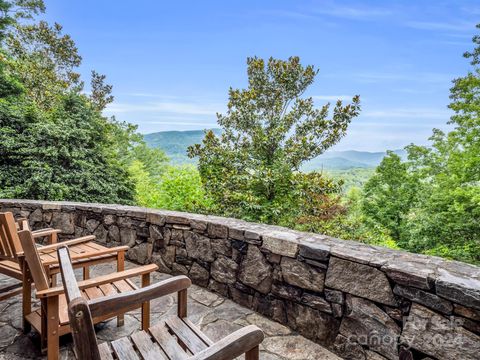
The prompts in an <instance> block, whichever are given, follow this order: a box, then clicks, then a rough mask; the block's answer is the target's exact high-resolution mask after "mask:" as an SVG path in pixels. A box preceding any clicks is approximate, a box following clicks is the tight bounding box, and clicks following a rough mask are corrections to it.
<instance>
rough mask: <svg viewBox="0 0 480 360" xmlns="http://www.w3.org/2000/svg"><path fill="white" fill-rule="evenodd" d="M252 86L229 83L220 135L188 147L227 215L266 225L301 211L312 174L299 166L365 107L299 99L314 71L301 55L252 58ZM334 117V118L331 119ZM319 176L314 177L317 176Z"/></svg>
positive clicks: (249, 62) (326, 145)
mask: <svg viewBox="0 0 480 360" xmlns="http://www.w3.org/2000/svg"><path fill="white" fill-rule="evenodd" d="M247 65H248V68H247V72H248V88H246V89H230V91H229V102H228V111H227V114H226V115H220V114H219V115H218V123H219V125H220V126H221V127H222V134H221V135H220V136H216V135H215V134H214V133H213V132H212V131H208V132H207V133H206V135H205V138H204V140H203V145H199V144H197V145H195V146H192V147H190V148H189V155H190V156H191V157H196V156H198V158H199V171H200V175H201V177H202V181H203V183H204V185H205V187H206V190H207V192H208V193H209V194H210V195H211V196H212V198H213V199H214V203H215V204H218V206H219V207H220V208H219V211H221V212H222V213H224V214H226V215H230V216H236V217H241V218H245V219H250V220H256V221H263V222H267V223H272V222H275V223H283V222H284V221H288V222H289V223H290V222H291V221H292V218H293V219H294V218H296V217H298V216H301V208H302V205H301V204H302V201H304V199H301V198H299V194H300V196H301V194H302V193H305V192H302V189H303V187H304V186H306V185H308V181H311V180H314V182H315V183H312V184H310V185H311V186H319V187H322V185H321V183H318V182H317V181H318V180H319V178H318V177H315V179H306V178H305V177H302V176H301V175H299V174H297V173H296V172H297V171H298V170H299V169H300V166H301V165H302V164H303V163H304V162H305V161H308V160H311V159H313V158H315V157H316V156H318V155H320V154H321V153H323V152H324V151H325V150H326V149H328V148H329V147H331V146H332V145H334V144H335V143H337V142H338V141H339V140H340V139H341V138H342V136H344V134H345V132H346V129H347V126H348V124H349V123H350V121H351V120H352V119H353V118H354V117H356V116H357V115H358V112H359V110H360V105H359V98H358V96H357V97H354V98H353V101H352V103H351V104H348V105H345V106H344V105H343V104H342V102H341V101H338V102H337V104H336V105H335V107H334V108H333V109H332V110H331V111H330V106H329V104H327V105H324V106H323V107H321V108H316V107H315V106H314V103H313V99H312V98H302V95H303V93H304V92H305V90H306V89H307V88H308V86H310V85H311V84H312V83H313V81H314V78H315V76H316V74H317V71H316V70H315V69H314V68H313V66H306V67H304V66H302V65H301V64H300V60H299V58H297V57H291V58H290V59H288V60H287V61H283V60H276V59H273V58H270V59H269V60H268V61H267V62H265V61H264V60H262V59H259V58H249V59H248V60H247ZM330 115H331V117H330ZM313 176H314V175H312V177H313Z"/></svg>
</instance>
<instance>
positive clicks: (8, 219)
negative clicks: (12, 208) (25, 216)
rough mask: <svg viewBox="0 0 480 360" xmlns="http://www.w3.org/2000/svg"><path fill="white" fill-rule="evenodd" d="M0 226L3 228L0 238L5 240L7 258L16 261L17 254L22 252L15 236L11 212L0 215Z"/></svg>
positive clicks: (14, 223) (14, 224)
mask: <svg viewBox="0 0 480 360" xmlns="http://www.w3.org/2000/svg"><path fill="white" fill-rule="evenodd" d="M0 224H1V227H2V228H3V230H2V237H5V238H6V241H5V245H7V246H8V249H9V255H8V256H9V257H12V258H14V259H17V253H19V252H21V251H22V245H21V244H20V239H19V238H18V234H17V224H16V222H15V218H14V217H13V214H12V213H11V212H6V213H0ZM4 248H5V246H4Z"/></svg>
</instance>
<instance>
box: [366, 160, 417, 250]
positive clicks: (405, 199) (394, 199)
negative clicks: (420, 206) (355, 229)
mask: <svg viewBox="0 0 480 360" xmlns="http://www.w3.org/2000/svg"><path fill="white" fill-rule="evenodd" d="M417 193H418V184H417V181H416V177H414V176H412V175H411V174H410V173H409V169H408V164H407V163H405V162H402V159H401V158H400V156H398V155H397V154H395V153H393V152H391V151H389V152H387V156H385V157H384V158H383V160H382V162H381V163H380V165H379V166H378V167H377V169H376V171H375V173H374V174H373V175H372V177H371V178H370V179H369V180H368V181H367V182H366V184H365V185H364V187H363V195H364V199H363V204H362V209H363V212H364V214H366V215H367V216H368V217H370V218H371V219H373V220H374V221H375V222H377V223H378V224H380V225H381V226H383V227H384V228H385V229H387V230H388V231H389V232H390V235H391V236H392V237H393V239H395V240H396V241H400V242H401V240H402V232H403V228H404V226H405V221H406V220H407V215H408V213H409V211H410V209H411V208H412V207H413V206H414V205H415V201H416V197H417Z"/></svg>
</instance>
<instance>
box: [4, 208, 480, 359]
mask: <svg viewBox="0 0 480 360" xmlns="http://www.w3.org/2000/svg"><path fill="white" fill-rule="evenodd" d="M0 211H12V212H14V213H15V215H17V216H23V217H27V218H28V219H29V221H30V223H31V225H32V226H33V228H41V227H47V226H51V227H55V228H60V229H62V230H63V234H62V238H73V237H75V236H81V235H90V234H93V235H95V236H96V237H97V240H98V241H99V242H101V243H105V244H107V245H109V246H115V245H121V244H122V245H125V244H126V245H128V246H130V250H129V251H128V254H127V257H128V258H129V259H130V260H132V261H135V262H137V263H141V264H144V263H149V262H152V263H155V264H157V265H158V266H159V267H160V271H162V272H167V273H172V274H185V275H188V276H189V277H190V278H191V279H192V280H193V282H194V283H196V284H198V285H200V286H203V287H206V288H208V289H210V290H212V291H215V292H218V293H220V294H222V295H224V296H227V297H229V298H231V299H232V300H234V301H235V302H237V303H239V304H241V305H244V306H246V307H249V308H251V309H253V310H255V311H257V312H259V313H261V314H264V315H266V316H268V317H270V318H272V319H274V320H276V321H278V322H281V323H284V324H287V325H288V326H290V327H291V328H292V329H294V330H296V331H298V332H299V333H300V334H302V335H304V336H306V337H308V338H310V339H312V340H314V341H316V342H318V343H320V344H322V345H324V346H326V347H328V348H330V349H331V350H333V351H334V352H336V353H337V354H339V355H340V356H342V357H343V358H345V359H362V360H372V359H373V360H376V359H398V358H399V355H400V353H401V354H402V359H464V360H470V359H472V360H473V359H478V358H479V354H480V336H479V335H480V268H478V267H475V266H471V265H467V264H464V263H459V262H454V261H446V260H443V259H440V258H437V257H430V256H423V255H417V254H410V253H406V252H401V251H394V250H390V249H386V248H381V247H375V246H368V245H365V244H361V243H358V242H353V241H344V240H339V239H334V238H331V237H327V236H323V235H317V234H311V233H303V232H298V231H293V230H289V229H285V228H281V227H277V226H268V225H260V224H253V223H248V222H244V221H240V220H234V219H226V218H220V217H214V216H203V215H197V214H188V213H179V212H171V211H162V210H154V209H146V208H140V207H127V206H118V205H101V204H84V203H69V202H40V201H27V200H0ZM403 356H407V357H403ZM410 356H411V357H410Z"/></svg>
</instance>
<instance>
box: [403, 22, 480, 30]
mask: <svg viewBox="0 0 480 360" xmlns="http://www.w3.org/2000/svg"><path fill="white" fill-rule="evenodd" d="M405 26H407V27H410V28H413V29H419V30H431V31H438V30H446V31H459V32H462V31H469V32H472V31H473V30H474V29H475V22H468V21H461V22H430V21H408V22H406V23H405Z"/></svg>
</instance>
